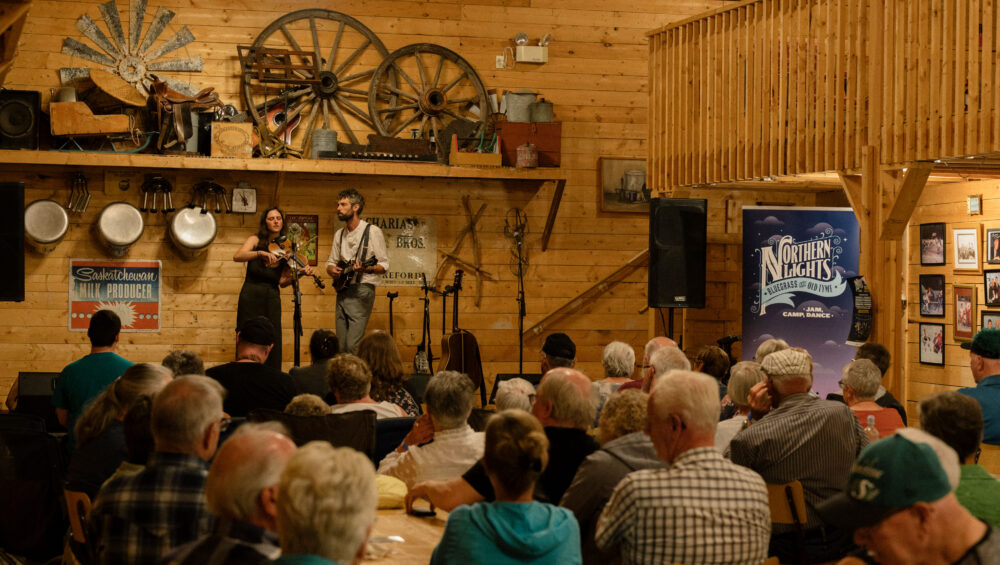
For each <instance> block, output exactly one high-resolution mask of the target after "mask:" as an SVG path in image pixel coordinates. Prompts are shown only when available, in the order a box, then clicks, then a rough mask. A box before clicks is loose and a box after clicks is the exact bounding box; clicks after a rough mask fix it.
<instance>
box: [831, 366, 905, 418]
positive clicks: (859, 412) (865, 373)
mask: <svg viewBox="0 0 1000 565" xmlns="http://www.w3.org/2000/svg"><path fill="white" fill-rule="evenodd" d="M842 374H843V378H842V379H841V380H840V388H841V389H843V391H844V404H847V405H848V406H850V408H851V411H853V412H854V414H855V415H856V416H857V417H858V421H859V422H861V425H862V426H864V425H866V424H867V423H868V417H869V416H872V417H873V418H874V423H875V429H876V430H877V431H878V434H879V437H887V436H891V435H892V434H893V432H895V431H896V430H898V429H900V428H902V427H904V426H905V424H903V419H902V418H900V417H899V412H896V409H895V408H887V407H882V406H879V405H878V404H877V403H876V402H875V395H876V394H878V389H879V387H880V386H882V372H881V371H879V369H878V366H876V365H875V363H873V362H872V361H871V360H869V359H855V360H854V361H851V362H850V363H848V364H847V365H844V369H843V371H842Z"/></svg>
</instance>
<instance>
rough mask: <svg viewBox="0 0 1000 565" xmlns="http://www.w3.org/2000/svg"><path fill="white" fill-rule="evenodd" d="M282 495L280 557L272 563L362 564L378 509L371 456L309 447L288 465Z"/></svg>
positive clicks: (317, 445)
mask: <svg viewBox="0 0 1000 565" xmlns="http://www.w3.org/2000/svg"><path fill="white" fill-rule="evenodd" d="M278 492H279V493H280V496H279V497H278V537H279V538H280V539H281V553H282V555H281V557H279V558H278V559H277V560H276V561H275V562H274V563H278V564H285V565H305V564H311V565H321V564H324V563H325V564H327V565H331V564H334V565H335V564H337V563H340V564H342V565H348V564H350V563H360V562H361V558H362V556H363V555H364V552H365V543H366V541H367V540H368V534H369V532H370V531H371V528H372V526H373V525H374V524H375V509H376V507H377V504H378V494H377V491H376V487H375V468H374V467H373V466H372V462H371V461H370V460H369V459H368V458H367V457H365V456H364V455H363V454H361V453H359V452H357V451H355V450H353V449H351V448H349V447H333V446H331V445H330V444H329V443H326V442H323V441H312V442H309V443H307V444H306V445H304V446H302V447H300V448H299V449H298V451H296V452H295V454H294V455H292V457H291V459H289V460H288V463H287V464H286V465H285V470H284V471H283V472H282V473H281V481H280V482H279V483H278ZM307 556H312V557H307ZM317 558H318V559H317Z"/></svg>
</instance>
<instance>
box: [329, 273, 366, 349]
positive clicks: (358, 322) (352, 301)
mask: <svg viewBox="0 0 1000 565" xmlns="http://www.w3.org/2000/svg"><path fill="white" fill-rule="evenodd" d="M374 304H375V286H374V285H371V284H355V285H352V286H349V287H347V288H345V289H344V290H341V291H340V292H339V293H338V294H337V310H336V320H337V339H338V340H339V341H340V352H341V353H354V350H355V349H357V347H358V342H359V341H361V338H362V337H364V335H365V326H367V325H368V318H369V317H370V316H371V314H372V306H373V305H374Z"/></svg>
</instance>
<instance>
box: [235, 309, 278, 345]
mask: <svg viewBox="0 0 1000 565" xmlns="http://www.w3.org/2000/svg"><path fill="white" fill-rule="evenodd" d="M239 332H240V341H245V342H247V343H253V344H256V345H271V344H273V343H274V324H272V323H271V320H269V319H267V318H266V317H264V316H257V317H256V318H250V319H249V320H247V321H246V322H243V327H242V328H240V329H239Z"/></svg>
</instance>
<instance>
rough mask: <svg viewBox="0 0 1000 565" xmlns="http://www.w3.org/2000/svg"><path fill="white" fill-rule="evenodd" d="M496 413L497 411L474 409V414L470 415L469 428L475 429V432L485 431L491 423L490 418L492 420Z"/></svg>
mask: <svg viewBox="0 0 1000 565" xmlns="http://www.w3.org/2000/svg"><path fill="white" fill-rule="evenodd" d="M496 413H497V411H496V410H483V409H482V408H473V409H472V413H470V414H469V426H470V427H471V428H472V429H473V431H477V432H481V431H484V430H486V423H487V422H489V421H490V418H492V417H493V415H494V414H496Z"/></svg>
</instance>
